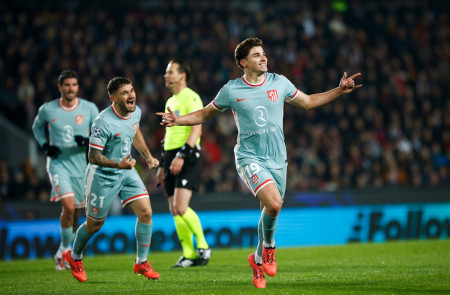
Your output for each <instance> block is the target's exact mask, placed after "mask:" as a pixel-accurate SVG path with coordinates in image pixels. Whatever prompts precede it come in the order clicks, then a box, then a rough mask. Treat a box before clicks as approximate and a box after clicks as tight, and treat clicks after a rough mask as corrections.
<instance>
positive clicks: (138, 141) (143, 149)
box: [133, 129, 159, 169]
mask: <svg viewBox="0 0 450 295" xmlns="http://www.w3.org/2000/svg"><path fill="white" fill-rule="evenodd" d="M133 146H134V147H135V148H136V149H137V150H138V152H139V153H140V154H141V156H142V158H144V159H145V162H147V165H148V167H149V168H150V169H153V168H156V167H158V166H159V160H158V159H156V158H153V156H152V153H150V150H149V149H148V147H147V144H146V143H145V140H144V136H142V133H141V131H140V130H139V129H138V130H137V131H136V136H135V137H134V140H133Z"/></svg>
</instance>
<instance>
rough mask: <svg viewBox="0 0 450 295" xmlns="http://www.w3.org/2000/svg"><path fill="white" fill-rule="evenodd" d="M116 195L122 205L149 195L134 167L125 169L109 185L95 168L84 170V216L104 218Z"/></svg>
mask: <svg viewBox="0 0 450 295" xmlns="http://www.w3.org/2000/svg"><path fill="white" fill-rule="evenodd" d="M108 183H109V182H108ZM116 196H119V198H120V201H121V202H122V207H125V206H126V205H128V204H130V203H131V202H133V201H136V200H138V199H142V198H148V197H149V195H148V192H147V189H146V188H145V185H144V183H143V182H142V179H141V178H140V177H139V174H138V173H137V171H136V170H135V169H133V170H125V171H124V172H123V173H122V175H121V176H120V178H118V179H117V181H115V182H114V183H112V184H110V185H107V184H106V183H105V180H104V178H103V177H102V176H101V175H98V174H96V169H95V168H93V167H91V168H88V169H87V170H86V200H87V203H86V217H89V218H91V219H93V220H97V221H99V220H102V219H104V218H105V217H106V216H107V215H108V212H109V209H110V208H111V205H112V204H113V201H114V198H115V197H116Z"/></svg>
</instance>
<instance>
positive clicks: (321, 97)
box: [289, 72, 362, 110]
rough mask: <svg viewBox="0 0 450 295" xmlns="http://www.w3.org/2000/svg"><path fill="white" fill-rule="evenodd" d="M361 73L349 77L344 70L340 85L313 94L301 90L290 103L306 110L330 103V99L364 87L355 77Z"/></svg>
mask: <svg viewBox="0 0 450 295" xmlns="http://www.w3.org/2000/svg"><path fill="white" fill-rule="evenodd" d="M360 75H361V73H356V74H354V75H353V76H351V77H349V78H347V72H344V75H343V76H342V78H341V81H340V83H339V87H336V88H334V89H331V90H329V91H327V92H323V93H317V94H312V95H308V94H305V93H303V92H301V91H299V93H298V94H297V96H296V97H295V98H294V99H293V100H292V101H290V102H289V103H290V104H292V105H294V106H296V107H298V108H304V109H306V110H310V109H313V108H316V107H320V106H322V105H324V104H327V103H329V102H330V101H333V100H335V99H336V98H338V97H339V96H341V95H343V94H347V93H350V92H352V91H353V90H355V89H358V88H360V87H362V84H359V85H355V81H354V78H356V77H358V76H360Z"/></svg>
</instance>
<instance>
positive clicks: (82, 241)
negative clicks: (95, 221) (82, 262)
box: [72, 223, 93, 259]
mask: <svg viewBox="0 0 450 295" xmlns="http://www.w3.org/2000/svg"><path fill="white" fill-rule="evenodd" d="M92 236H93V235H92V234H90V233H88V232H87V230H86V223H83V224H82V225H81V226H80V227H79V228H78V230H77V233H76V235H75V239H74V241H73V251H72V254H74V255H72V257H73V258H74V259H81V257H83V252H84V250H85V249H86V245H87V243H88V242H89V240H90V239H91V238H92Z"/></svg>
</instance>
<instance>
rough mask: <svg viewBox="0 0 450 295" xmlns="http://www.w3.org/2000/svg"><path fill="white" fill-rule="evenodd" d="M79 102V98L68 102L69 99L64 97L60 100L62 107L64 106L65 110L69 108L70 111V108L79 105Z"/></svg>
mask: <svg viewBox="0 0 450 295" xmlns="http://www.w3.org/2000/svg"><path fill="white" fill-rule="evenodd" d="M77 101H78V97H75V98H74V99H72V100H68V99H67V98H65V97H64V96H63V97H61V99H60V102H61V105H62V106H64V107H65V108H68V109H70V108H72V107H73V106H74V105H76V104H77Z"/></svg>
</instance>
